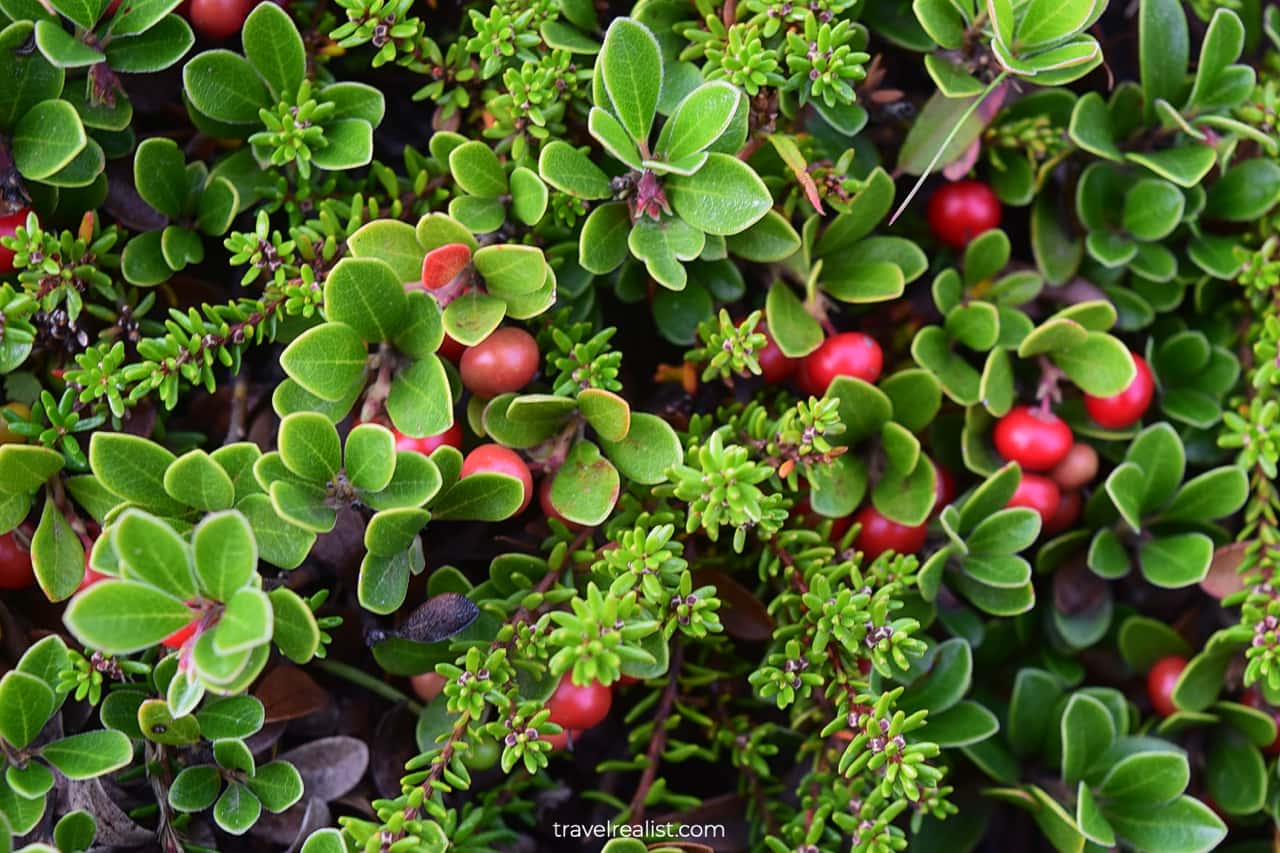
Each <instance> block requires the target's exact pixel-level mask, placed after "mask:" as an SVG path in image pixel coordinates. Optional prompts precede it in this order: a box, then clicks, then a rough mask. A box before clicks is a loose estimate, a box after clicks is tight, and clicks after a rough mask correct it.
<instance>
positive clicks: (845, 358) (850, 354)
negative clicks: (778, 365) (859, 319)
mask: <svg viewBox="0 0 1280 853" xmlns="http://www.w3.org/2000/svg"><path fill="white" fill-rule="evenodd" d="M883 367H884V355H883V354H882V353H881V352H880V345H879V344H878V343H876V342H875V339H874V338H872V337H871V336H870V335H864V334H862V332H841V333H840V334H838V335H832V336H831V337H829V338H827V339H826V340H825V341H823V342H822V343H821V344H819V346H818V348H817V349H816V350H814V351H813V352H811V353H809V354H808V355H806V356H805V357H804V358H803V359H801V361H800V369H799V372H797V374H796V381H797V382H798V383H799V384H800V388H801V390H803V391H804V392H805V393H806V394H812V395H813V396H815V397H821V396H822V395H823V394H825V393H827V388H828V387H829V386H830V385H831V383H832V382H834V381H835V378H836V377H837V376H852V377H854V378H855V379H861V380H862V381H864V382H875V381H876V380H877V379H879V378H880V370H881V369H882V368H883Z"/></svg>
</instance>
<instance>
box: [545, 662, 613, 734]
mask: <svg viewBox="0 0 1280 853" xmlns="http://www.w3.org/2000/svg"><path fill="white" fill-rule="evenodd" d="M612 704H613V691H612V690H610V689H609V688H608V687H605V686H604V685H603V684H601V683H600V682H598V681H593V682H591V683H590V684H588V685H587V686H586V687H579V686H578V685H576V684H574V683H573V679H572V677H571V676H570V674H569V673H567V672H566V673H565V674H564V676H563V677H562V678H561V679H560V683H559V684H558V685H556V692H555V693H552V694H551V698H550V699H548V700H547V709H548V710H549V711H551V717H550V722H553V723H555V724H556V725H558V726H560V727H561V728H565V729H589V728H591V727H592V726H594V725H596V724H597V723H599V722H600V721H601V720H603V719H604V718H605V717H607V716H609V706H611V705H612Z"/></svg>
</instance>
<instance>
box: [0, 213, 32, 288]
mask: <svg viewBox="0 0 1280 853" xmlns="http://www.w3.org/2000/svg"><path fill="white" fill-rule="evenodd" d="M30 212H31V211H30V210H29V209H27V208H25V207H20V208H18V209H17V210H15V211H13V212H12V213H6V214H4V215H3V216H0V237H12V236H13V235H14V234H16V233H18V228H19V227H21V226H24V225H26V224H27V214H28V213H30ZM14 254H15V252H14V251H13V249H8V248H6V247H5V246H4V244H3V243H0V275H5V274H6V273H11V272H13V257H14Z"/></svg>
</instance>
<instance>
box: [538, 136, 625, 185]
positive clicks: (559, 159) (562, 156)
mask: <svg viewBox="0 0 1280 853" xmlns="http://www.w3.org/2000/svg"><path fill="white" fill-rule="evenodd" d="M538 174H540V175H541V176H542V179H543V180H544V181H546V182H547V183H548V184H550V185H551V186H553V187H555V188H556V189H558V190H560V191H561V192H565V193H568V194H569V195H571V196H575V197H577V198H585V199H602V198H609V197H610V196H611V195H612V194H613V193H612V191H611V190H610V188H609V177H608V176H607V175H606V174H605V173H604V172H602V171H601V170H600V168H599V167H598V166H596V164H595V163H592V162H591V158H590V157H588V156H587V155H586V154H584V153H583V152H582V151H581V150H579V149H577V148H574V147H573V146H572V145H570V144H569V143H567V142H564V141H562V140H559V139H556V140H553V141H551V142H549V143H547V144H546V145H544V146H543V147H542V153H541V154H540V155H539V156H538Z"/></svg>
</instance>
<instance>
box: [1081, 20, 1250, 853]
mask: <svg viewBox="0 0 1280 853" xmlns="http://www.w3.org/2000/svg"><path fill="white" fill-rule="evenodd" d="M1179 14H1181V11H1179ZM1105 814H1106V817H1107V820H1108V821H1109V822H1110V823H1111V825H1112V826H1113V827H1114V828H1115V831H1116V835H1118V836H1119V837H1120V839H1121V840H1122V841H1125V842H1127V843H1128V844H1130V845H1132V846H1133V847H1135V848H1137V849H1139V850H1159V851H1160V853H1207V851H1209V850H1212V849H1213V848H1215V847H1217V846H1218V844H1219V843H1220V842H1221V841H1222V840H1223V839H1224V838H1226V835H1227V827H1226V824H1224V823H1223V822H1222V820H1221V819H1220V818H1219V817H1218V816H1217V815H1216V814H1214V813H1213V811H1212V810H1211V809H1210V808H1209V807H1208V806H1206V805H1205V804H1204V803H1202V802H1200V801H1199V800H1197V799H1194V798H1193V797H1187V796H1183V797H1179V798H1178V799H1176V800H1174V801H1173V802H1172V803H1169V804H1168V805H1166V806H1162V807H1160V808H1157V809H1153V808H1150V807H1148V806H1147V805H1146V804H1145V803H1142V804H1139V803H1134V804H1131V805H1130V804H1126V805H1125V806H1124V807H1123V808H1121V807H1115V808H1112V809H1108V810H1106V812H1105Z"/></svg>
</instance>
